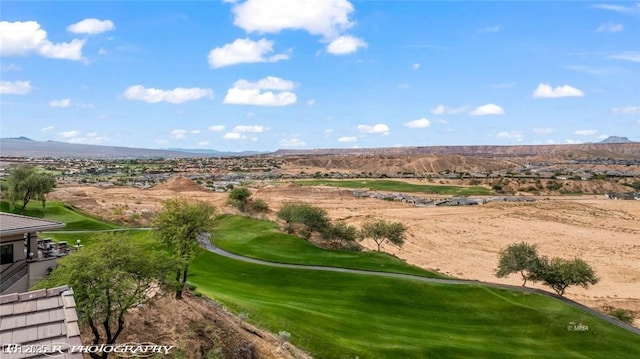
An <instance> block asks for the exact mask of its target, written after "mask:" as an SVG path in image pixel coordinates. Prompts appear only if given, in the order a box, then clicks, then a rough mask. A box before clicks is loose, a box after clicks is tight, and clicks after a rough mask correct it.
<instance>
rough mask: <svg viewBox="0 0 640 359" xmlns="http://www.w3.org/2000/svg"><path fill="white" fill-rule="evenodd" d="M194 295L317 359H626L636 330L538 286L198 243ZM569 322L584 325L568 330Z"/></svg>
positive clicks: (636, 348) (639, 348) (639, 346)
mask: <svg viewBox="0 0 640 359" xmlns="http://www.w3.org/2000/svg"><path fill="white" fill-rule="evenodd" d="M190 281H191V282H192V283H194V284H196V285H197V286H198V290H199V291H200V292H202V293H203V294H205V295H207V296H209V297H211V298H215V299H217V300H219V301H221V302H222V303H224V304H225V305H226V306H228V307H230V308H231V309H232V310H233V311H235V312H236V313H239V312H245V313H247V314H248V316H249V320H250V321H251V322H253V323H255V324H257V325H259V326H263V327H266V328H268V329H269V330H271V331H272V332H275V333H277V332H279V331H281V330H286V331H288V332H289V333H291V341H292V342H293V343H294V344H296V345H299V346H301V347H302V348H305V349H307V350H308V351H310V352H311V354H312V355H314V357H316V358H347V357H351V358H353V357H355V356H358V357H361V358H434V357H446V358H450V357H456V358H482V357H484V358H512V357H532V358H604V357H610V358H616V357H621V358H622V357H624V358H633V357H640V336H638V335H635V334H632V333H629V332H627V331H625V330H622V329H620V328H617V327H615V326H613V325H610V324H608V323H606V322H604V321H602V320H600V319H598V318H596V317H593V316H591V315H589V314H587V313H585V312H582V311H580V310H578V309H574V308H572V307H570V306H568V305H565V304H564V303H562V302H560V301H558V300H555V299H552V298H548V297H544V296H541V295H537V294H522V293H518V292H511V291H507V290H499V289H488V288H485V287H479V286H461V285H441V284H428V283H420V282H417V281H411V280H400V279H392V278H383V277H373V276H364V275H354V274H345V273H327V272H319V271H309V270H292V269H283V268H274V267H266V266H262V265H256V264H249V263H244V262H239V261H236V260H232V259H227V258H224V257H220V256H218V255H215V254H213V253H209V252H205V251H202V253H200V254H199V255H198V256H197V257H196V259H195V260H194V262H193V263H192V265H191V277H190ZM570 322H575V323H583V324H584V325H586V326H588V331H584V332H574V331H569V330H567V326H568V325H569V323H570Z"/></svg>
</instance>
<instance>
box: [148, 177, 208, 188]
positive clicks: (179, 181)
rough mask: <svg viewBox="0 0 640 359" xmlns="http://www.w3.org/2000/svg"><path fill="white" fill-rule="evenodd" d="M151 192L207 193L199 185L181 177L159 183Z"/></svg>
mask: <svg viewBox="0 0 640 359" xmlns="http://www.w3.org/2000/svg"><path fill="white" fill-rule="evenodd" d="M151 190H168V191H174V192H194V191H203V192H207V190H205V189H204V188H202V187H201V186H200V185H199V184H197V183H195V182H194V181H192V180H190V179H188V178H186V177H182V176H180V177H172V178H170V179H169V180H168V181H167V182H165V183H160V184H158V185H155V186H153V188H151Z"/></svg>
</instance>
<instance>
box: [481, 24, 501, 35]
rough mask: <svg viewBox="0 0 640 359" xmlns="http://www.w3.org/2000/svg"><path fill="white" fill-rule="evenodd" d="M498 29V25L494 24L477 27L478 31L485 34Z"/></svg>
mask: <svg viewBox="0 0 640 359" xmlns="http://www.w3.org/2000/svg"><path fill="white" fill-rule="evenodd" d="M498 31H500V26H498V25H495V26H487V27H483V28H481V29H478V32H479V33H481V34H486V33H489V32H498Z"/></svg>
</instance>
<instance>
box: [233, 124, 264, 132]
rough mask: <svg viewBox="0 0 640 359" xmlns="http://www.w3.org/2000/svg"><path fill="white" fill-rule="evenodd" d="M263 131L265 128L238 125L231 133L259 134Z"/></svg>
mask: <svg viewBox="0 0 640 359" xmlns="http://www.w3.org/2000/svg"><path fill="white" fill-rule="evenodd" d="M265 130H266V128H265V127H264V126H262V125H238V126H236V127H234V128H233V132H251V133H261V132H264V131H265Z"/></svg>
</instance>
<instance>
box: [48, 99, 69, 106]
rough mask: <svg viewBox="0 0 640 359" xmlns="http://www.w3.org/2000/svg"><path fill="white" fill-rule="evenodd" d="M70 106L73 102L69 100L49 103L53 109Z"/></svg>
mask: <svg viewBox="0 0 640 359" xmlns="http://www.w3.org/2000/svg"><path fill="white" fill-rule="evenodd" d="M69 105H71V100H70V99H68V98H65V99H62V100H51V101H49V106H51V107H69Z"/></svg>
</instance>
